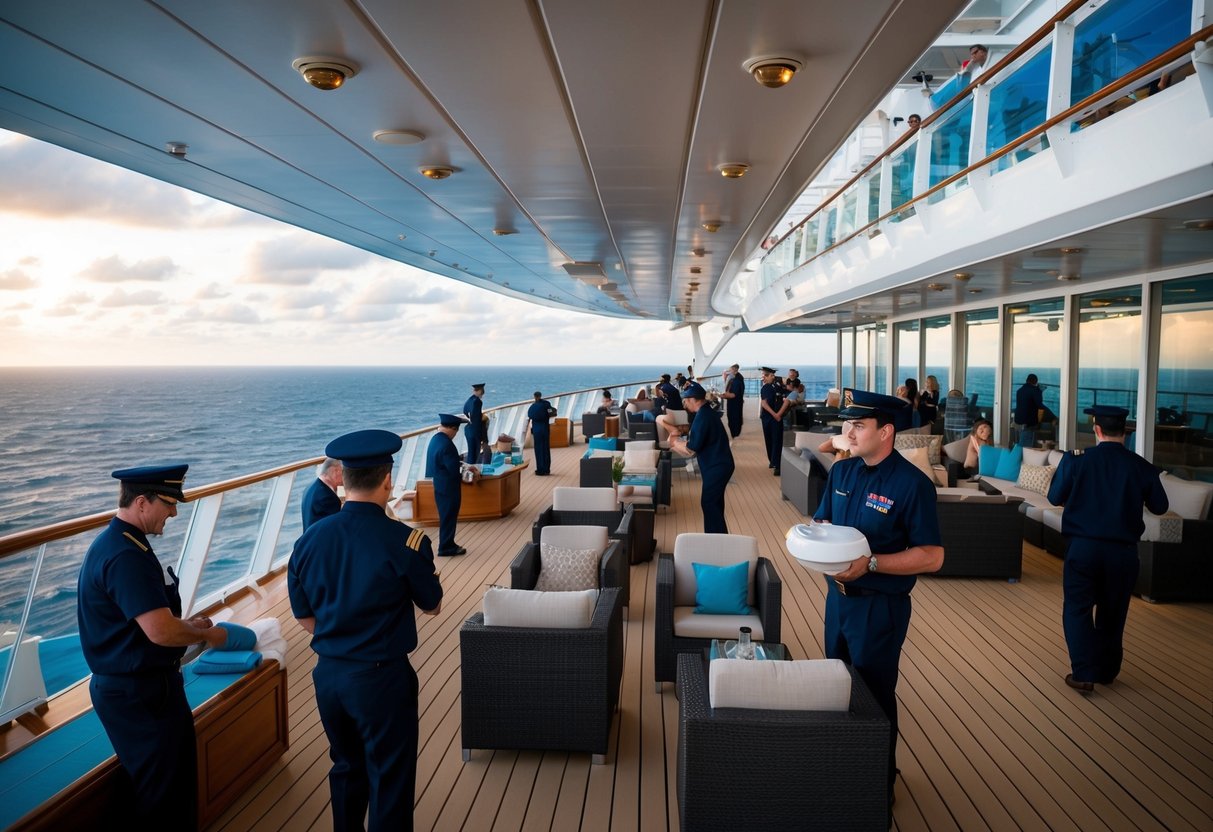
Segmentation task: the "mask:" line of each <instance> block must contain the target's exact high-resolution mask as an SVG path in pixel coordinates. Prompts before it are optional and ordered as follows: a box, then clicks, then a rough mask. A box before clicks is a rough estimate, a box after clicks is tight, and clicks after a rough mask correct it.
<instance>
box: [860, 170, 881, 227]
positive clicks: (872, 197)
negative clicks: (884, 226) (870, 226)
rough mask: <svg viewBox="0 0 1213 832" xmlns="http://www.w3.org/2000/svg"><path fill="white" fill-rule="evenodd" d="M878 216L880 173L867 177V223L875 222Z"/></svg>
mask: <svg viewBox="0 0 1213 832" xmlns="http://www.w3.org/2000/svg"><path fill="white" fill-rule="evenodd" d="M879 217H880V173H879V172H877V173H874V174H872V176H871V178H869V179H868V219H867V222H866V223H864V224H865V225H866V224H867V223H871V222H875V221H876V220H877V219H878V218H879Z"/></svg>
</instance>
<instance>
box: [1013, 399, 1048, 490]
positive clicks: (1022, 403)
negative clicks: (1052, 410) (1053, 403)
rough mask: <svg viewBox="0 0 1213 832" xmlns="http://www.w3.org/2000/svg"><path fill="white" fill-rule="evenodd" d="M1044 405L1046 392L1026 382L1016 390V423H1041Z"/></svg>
mask: <svg viewBox="0 0 1213 832" xmlns="http://www.w3.org/2000/svg"><path fill="white" fill-rule="evenodd" d="M1044 406H1045V394H1044V391H1043V390H1041V389H1040V388H1039V387H1038V386H1037V385H1035V384H1025V385H1024V386H1023V387H1020V388H1019V389H1018V390H1016V391H1015V424H1017V425H1028V426H1032V425H1038V424H1040V409H1041V408H1042V407H1044ZM1053 505H1057V504H1056V503H1054V504H1053Z"/></svg>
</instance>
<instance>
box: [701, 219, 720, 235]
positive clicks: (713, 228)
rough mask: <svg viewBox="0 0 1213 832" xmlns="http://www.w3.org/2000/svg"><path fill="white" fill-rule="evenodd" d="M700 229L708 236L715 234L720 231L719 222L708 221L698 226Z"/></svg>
mask: <svg viewBox="0 0 1213 832" xmlns="http://www.w3.org/2000/svg"><path fill="white" fill-rule="evenodd" d="M700 228H702V229H703V230H704V231H706V232H708V233H709V234H715V233H716V232H717V231H719V230H720V221H719V220H708V221H707V222H705V223H702V224H701V225H700Z"/></svg>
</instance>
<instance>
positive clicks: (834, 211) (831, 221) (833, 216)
mask: <svg viewBox="0 0 1213 832" xmlns="http://www.w3.org/2000/svg"><path fill="white" fill-rule="evenodd" d="M825 215H826V230H825V239H823V240H822V241H821V249H822V251H824V250H825V249H827V248H829V247H830V246H832V245H834V242H835V241H836V240H837V239H838V234H837V229H838V208H837V207H836V206H833V205H832V206H830V207H829V208H828V209H826V212H825Z"/></svg>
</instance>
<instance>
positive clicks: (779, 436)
mask: <svg viewBox="0 0 1213 832" xmlns="http://www.w3.org/2000/svg"><path fill="white" fill-rule="evenodd" d="M759 395H760V396H761V397H762V402H761V407H762V441H763V442H764V443H765V444H766V449H767V467H768V468H774V469H775V476H779V463H780V462H781V461H782V459H783V411H784V406H783V405H784V402H783V385H782V384H780V383H779V382H778V381H777V380H776V378H775V371H774V370H773V369H771V368H770V367H763V368H762V391H761V392H760V393H759Z"/></svg>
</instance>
